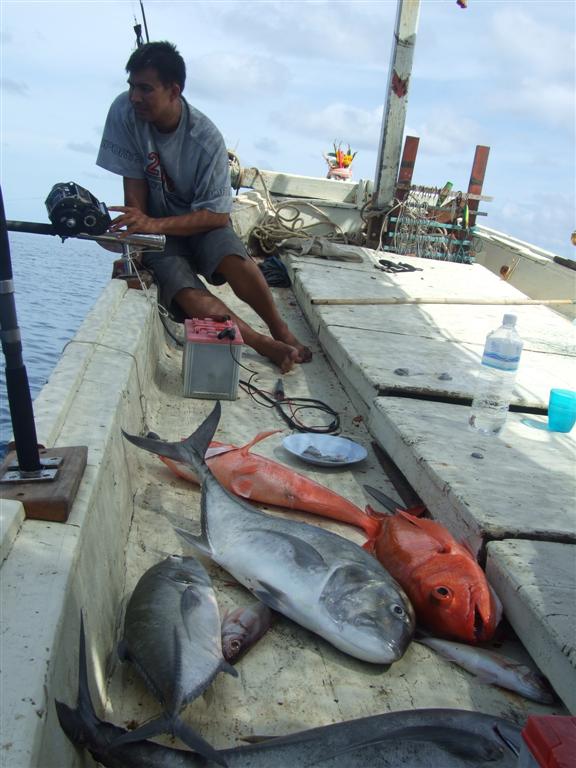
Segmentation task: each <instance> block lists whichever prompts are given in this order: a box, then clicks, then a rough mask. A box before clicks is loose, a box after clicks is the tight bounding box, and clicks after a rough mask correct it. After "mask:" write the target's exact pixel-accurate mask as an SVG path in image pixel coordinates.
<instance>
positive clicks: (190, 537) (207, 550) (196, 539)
mask: <svg viewBox="0 0 576 768" xmlns="http://www.w3.org/2000/svg"><path fill="white" fill-rule="evenodd" d="M173 528H174V530H175V531H176V533H177V534H178V536H180V537H181V538H182V539H184V541H185V542H187V543H188V544H190V545H191V546H192V547H193V548H194V549H195V550H196V551H197V552H199V553H200V554H201V555H205V556H206V557H210V558H211V557H212V548H211V546H210V542H209V541H208V536H207V535H206V533H205V531H204V528H203V529H202V534H201V535H200V536H195V535H194V534H193V533H190V531H185V530H184V528H177V527H176V526H173Z"/></svg>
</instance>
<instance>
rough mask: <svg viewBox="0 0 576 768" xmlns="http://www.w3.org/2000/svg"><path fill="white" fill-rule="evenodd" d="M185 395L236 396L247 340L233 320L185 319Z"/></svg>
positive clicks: (227, 397) (212, 397) (203, 396)
mask: <svg viewBox="0 0 576 768" xmlns="http://www.w3.org/2000/svg"><path fill="white" fill-rule="evenodd" d="M184 331H185V341H184V355H183V357H182V379H183V383H184V397H200V398H206V399H208V400H236V398H237V396H238V379H239V378H240V365H239V363H240V362H241V359H242V350H243V344H244V341H243V339H242V336H241V335H240V331H239V330H238V327H237V326H236V325H235V324H234V323H233V322H232V321H231V320H214V319H212V318H192V319H190V320H185V321H184Z"/></svg>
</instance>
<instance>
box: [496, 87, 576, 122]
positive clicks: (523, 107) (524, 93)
mask: <svg viewBox="0 0 576 768" xmlns="http://www.w3.org/2000/svg"><path fill="white" fill-rule="evenodd" d="M487 106H489V107H490V108H492V109H499V110H504V111H506V112H513V113H516V114H520V115H528V116H530V117H531V118H533V119H534V120H536V121H538V122H544V123H549V124H550V123H551V124H554V125H559V126H560V125H565V126H566V127H567V128H569V129H572V130H574V125H575V118H576V112H575V109H576V99H575V94H574V84H573V83H572V84H570V83H569V82H559V81H553V80H550V79H548V80H543V79H541V78H537V77H530V78H528V77H527V78H523V79H521V80H520V81H519V82H518V81H516V82H514V83H513V84H512V83H511V84H510V85H509V86H508V87H502V88H500V89H498V90H497V91H496V92H494V93H491V94H490V95H489V96H488V97H487Z"/></svg>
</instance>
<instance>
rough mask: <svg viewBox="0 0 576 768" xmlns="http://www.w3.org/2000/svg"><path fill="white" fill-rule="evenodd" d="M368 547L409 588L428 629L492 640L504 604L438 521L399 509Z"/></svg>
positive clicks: (419, 617) (456, 637)
mask: <svg viewBox="0 0 576 768" xmlns="http://www.w3.org/2000/svg"><path fill="white" fill-rule="evenodd" d="M380 525H381V528H380V531H379V533H378V534H377V535H376V538H375V539H374V540H373V541H371V542H368V543H367V544H366V545H365V547H366V549H369V550H370V551H373V552H374V554H375V555H376V557H377V558H378V560H379V561H380V562H381V563H382V565H383V566H384V567H385V568H386V570H387V571H388V572H389V573H390V575H391V576H393V577H394V578H395V579H396V581H397V582H398V583H399V584H400V585H401V586H402V587H403V588H404V590H405V592H406V593H407V595H408V597H409V598H410V602H411V603H412V605H413V606H414V610H415V611H416V619H417V621H418V623H419V624H421V625H422V627H425V628H426V629H428V630H430V631H431V632H433V633H434V634H435V635H438V636H439V637H447V638H450V639H454V640H462V641H464V642H467V643H479V642H484V641H486V640H490V639H491V637H492V636H493V635H494V630H495V629H496V626H497V624H498V622H499V620H500V617H501V615H502V606H501V604H500V601H499V600H498V597H497V596H496V594H495V593H494V591H493V590H492V588H491V587H490V585H489V583H488V581H487V579H486V574H485V573H484V571H483V570H482V569H481V568H480V566H479V565H478V563H477V562H476V559H475V558H474V556H473V555H472V553H471V552H469V550H468V549H466V548H465V547H464V546H462V545H461V544H458V542H457V541H456V540H455V539H454V537H453V536H452V535H451V534H450V533H449V531H448V530H446V528H444V526H443V525H441V524H440V523H437V522H435V521H434V520H426V519H423V518H418V517H415V516H414V515H411V514H409V513H408V512H406V511H400V510H398V511H397V512H396V514H395V515H390V516H388V517H385V518H384V519H382V520H381V522H380Z"/></svg>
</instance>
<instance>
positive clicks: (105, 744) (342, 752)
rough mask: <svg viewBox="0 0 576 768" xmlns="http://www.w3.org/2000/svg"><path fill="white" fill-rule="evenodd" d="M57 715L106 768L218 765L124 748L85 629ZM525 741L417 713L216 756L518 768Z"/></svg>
mask: <svg viewBox="0 0 576 768" xmlns="http://www.w3.org/2000/svg"><path fill="white" fill-rule="evenodd" d="M56 712H57V715H58V720H59V721H60V725H61V727H62V729H63V730H64V732H65V734H66V736H67V737H68V739H69V740H70V741H71V742H72V743H73V744H74V745H76V746H77V747H81V748H85V749H87V750H88V751H89V752H90V753H91V754H92V756H93V757H94V759H95V760H97V761H98V762H99V763H101V764H102V765H104V766H106V768H209V767H210V766H213V765H214V763H213V762H212V761H210V760H209V761H206V759H205V758H204V757H200V756H199V755H196V754H194V753H193V752H188V751H184V750H181V749H172V748H171V747H165V746H163V745H162V744H156V743H154V742H152V741H137V742H131V743H122V738H123V736H124V735H125V734H126V730H125V729H124V728H119V727H118V726H116V725H112V723H107V722H104V721H103V720H100V719H99V718H98V717H97V715H96V713H95V711H94V707H93V705H92V701H91V698H90V689H89V686H88V669H87V665H86V649H85V640H84V628H83V624H81V630H80V656H79V682H78V701H77V705H76V709H72V708H71V707H69V706H67V705H66V704H64V703H62V702H60V701H56ZM521 741H522V738H521V735H520V728H519V727H518V726H517V725H515V724H514V723H511V722H509V721H508V720H504V719H502V718H500V717H494V716H492V715H485V714H483V713H481V712H468V711H465V710H459V709H413V710H409V711H403V712H387V713H385V714H383V715H374V716H372V717H362V718H359V719H357V720H348V721H346V722H343V723H334V724H333V725H326V726H321V727H319V728H311V729H310V730H307V731H301V732H300V733H294V734H292V735H290V736H279V737H277V738H274V739H268V740H267V741H264V742H262V743H259V744H254V745H250V746H242V747H234V748H232V749H223V750H219V751H218V752H217V753H216V754H217V757H218V762H219V763H220V764H226V765H228V768H270V766H274V768H295V766H306V767H307V768H314V767H315V766H317V768H366V766H370V768H398V766H400V765H402V766H404V768H430V766H434V767H435V768H436V767H438V768H482V767H483V766H485V767H486V768H516V766H517V765H518V753H519V750H520V745H521ZM116 745H120V746H116Z"/></svg>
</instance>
